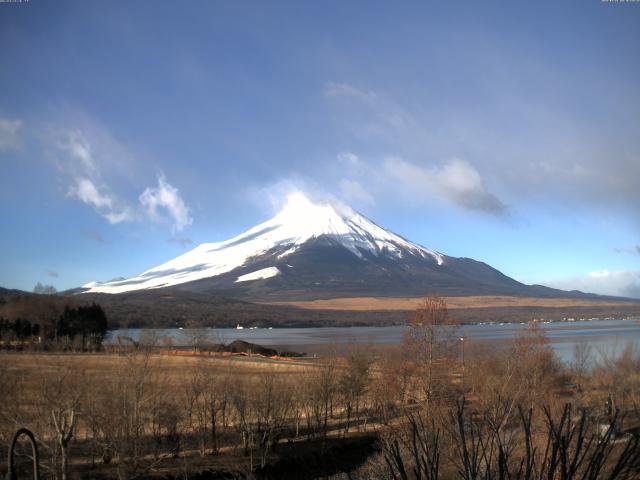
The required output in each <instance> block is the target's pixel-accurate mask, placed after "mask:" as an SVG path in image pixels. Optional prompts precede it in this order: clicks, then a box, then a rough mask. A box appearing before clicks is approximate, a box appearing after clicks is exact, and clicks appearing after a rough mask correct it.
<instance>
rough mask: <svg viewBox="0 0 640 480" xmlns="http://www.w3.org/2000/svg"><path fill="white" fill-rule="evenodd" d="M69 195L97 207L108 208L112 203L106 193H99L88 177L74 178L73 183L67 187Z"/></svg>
mask: <svg viewBox="0 0 640 480" xmlns="http://www.w3.org/2000/svg"><path fill="white" fill-rule="evenodd" d="M69 195H70V196H72V197H75V198H77V199H78V200H80V201H82V202H84V203H87V204H89V205H93V206H94V207H96V208H98V209H101V208H108V209H109V208H111V205H112V203H113V202H112V201H111V198H110V197H109V196H108V195H105V194H103V193H100V192H99V191H98V187H96V186H95V185H94V184H93V182H92V181H91V180H89V179H88V178H82V177H79V178H76V179H75V185H73V186H72V187H71V188H70V189H69Z"/></svg>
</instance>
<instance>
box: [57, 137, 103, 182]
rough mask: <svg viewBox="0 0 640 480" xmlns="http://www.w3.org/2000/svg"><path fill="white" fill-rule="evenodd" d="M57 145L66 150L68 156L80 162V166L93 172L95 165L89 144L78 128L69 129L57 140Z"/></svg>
mask: <svg viewBox="0 0 640 480" xmlns="http://www.w3.org/2000/svg"><path fill="white" fill-rule="evenodd" d="M58 146H59V147H60V148H61V149H62V150H63V151H66V152H67V153H68V154H69V156H70V158H71V159H72V160H74V161H75V162H79V163H80V167H81V168H84V169H86V170H88V171H90V172H95V170H96V165H95V162H94V160H93V155H92V152H91V145H90V144H89V141H88V140H87V138H86V137H85V136H84V135H83V133H82V132H81V131H80V130H71V131H69V132H67V133H66V134H65V135H63V137H62V138H61V139H60V140H59V142H58Z"/></svg>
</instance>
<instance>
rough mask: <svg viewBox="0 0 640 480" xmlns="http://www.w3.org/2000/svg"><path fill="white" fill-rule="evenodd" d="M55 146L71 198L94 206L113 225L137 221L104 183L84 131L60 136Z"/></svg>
mask: <svg viewBox="0 0 640 480" xmlns="http://www.w3.org/2000/svg"><path fill="white" fill-rule="evenodd" d="M55 145H56V147H57V149H58V156H57V158H58V161H59V163H58V164H59V166H60V168H61V170H62V171H64V172H65V173H66V174H67V175H68V176H69V177H70V183H71V184H70V186H69V189H68V191H67V194H68V195H69V196H70V197H72V198H76V199H78V200H80V201H81V202H83V203H85V204H87V205H90V206H92V207H93V208H94V209H95V211H96V212H97V213H98V214H99V215H101V216H102V217H103V218H105V219H106V220H107V221H108V222H109V223H111V224H117V223H121V222H125V221H131V220H133V219H134V215H133V212H132V211H131V209H130V207H128V206H127V205H126V204H125V203H124V202H123V201H121V200H119V199H118V198H117V197H116V196H115V195H114V194H113V192H111V190H110V189H109V187H108V186H107V185H106V184H105V182H104V181H103V179H102V175H101V171H100V168H99V167H98V163H99V162H98V159H97V158H96V155H95V153H94V149H93V148H92V145H91V143H90V141H89V139H88V138H87V137H86V136H85V135H84V133H83V132H82V131H81V130H78V129H70V130H66V131H60V132H58V134H57V135H56V137H55Z"/></svg>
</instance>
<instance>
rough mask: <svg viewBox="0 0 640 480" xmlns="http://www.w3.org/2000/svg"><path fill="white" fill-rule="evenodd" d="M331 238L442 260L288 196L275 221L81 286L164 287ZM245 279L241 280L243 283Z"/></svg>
mask: <svg viewBox="0 0 640 480" xmlns="http://www.w3.org/2000/svg"><path fill="white" fill-rule="evenodd" d="M321 236H322V237H326V238H329V239H330V240H331V241H332V242H335V243H337V244H340V245H342V246H343V247H345V248H346V249H348V250H349V251H350V252H351V253H353V254H354V255H356V256H357V257H360V258H362V256H363V252H368V253H370V254H372V255H375V256H378V255H380V254H382V253H383V252H384V253H385V254H387V255H391V256H395V257H398V258H402V257H404V256H406V255H414V256H418V257H422V258H427V259H431V260H433V261H434V262H435V263H436V264H437V265H442V263H443V262H444V256H443V255H441V254H440V253H438V252H435V251H433V250H429V249H427V248H424V247H421V246H419V245H417V244H415V243H412V242H409V241H407V240H405V239H404V238H402V237H400V236H398V235H396V234H394V233H392V232H390V231H389V230H386V229H384V228H382V227H379V226H378V225H376V224H375V223H373V222H372V221H370V220H368V219H367V218H365V217H364V216H362V215H360V214H358V213H356V212H355V211H353V210H352V209H351V208H349V207H346V206H344V205H336V204H330V203H313V202H311V201H310V200H309V199H308V198H307V197H306V196H305V195H303V194H302V193H295V194H292V195H290V196H289V197H288V199H287V203H286V204H285V206H284V208H283V209H282V210H281V211H280V213H278V214H277V215H276V216H275V217H274V218H272V219H271V220H268V221H266V222H264V223H261V224H260V225H257V226H255V227H253V228H251V229H250V230H248V231H246V232H245V233H243V234H241V235H238V236H237V237H234V238H231V239H230V240H226V241H224V242H218V243H203V244H201V245H199V246H197V247H196V248H194V249H193V250H191V251H189V252H187V253H185V254H183V255H180V256H179V257H176V258H174V259H173V260H170V261H169V262H166V263H164V264H162V265H160V266H158V267H155V268H152V269H150V270H147V271H146V272H143V273H141V274H140V275H138V276H136V277H132V278H129V279H124V280H115V281H109V282H104V283H99V282H91V283H88V284H86V285H84V286H83V288H86V289H87V290H86V291H87V292H93V293H123V292H129V291H133V290H141V289H150V288H161V287H167V286H171V285H178V284H181V283H186V282H192V281H195V280H200V279H203V278H209V277H215V276H218V275H222V274H224V273H227V272H230V271H232V270H234V269H236V268H238V267H242V266H243V265H246V264H247V262H248V261H249V260H250V259H252V258H255V257H258V256H260V255H264V254H266V253H268V252H274V251H277V252H278V254H277V258H278V259H281V258H283V257H286V256H287V255H290V254H292V253H294V252H296V251H297V250H298V249H299V248H300V247H301V246H302V245H304V244H305V243H306V242H308V241H309V240H312V239H314V238H318V237H321ZM278 273H279V270H278V269H277V268H276V267H275V266H273V267H268V268H262V269H261V270H259V271H255V272H251V273H248V274H245V275H242V276H240V277H239V278H238V279H237V282H242V281H251V280H257V279H261V278H269V277H271V276H274V275H277V274H278ZM241 279H242V280H241Z"/></svg>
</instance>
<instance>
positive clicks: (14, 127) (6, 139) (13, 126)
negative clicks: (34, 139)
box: [0, 118, 22, 153]
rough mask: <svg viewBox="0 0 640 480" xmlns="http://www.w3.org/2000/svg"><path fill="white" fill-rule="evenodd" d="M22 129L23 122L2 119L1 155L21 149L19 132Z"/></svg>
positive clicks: (0, 123)
mask: <svg viewBox="0 0 640 480" xmlns="http://www.w3.org/2000/svg"><path fill="white" fill-rule="evenodd" d="M21 128H22V121H21V120H10V119H8V118H0V153H2V152H8V151H11V150H19V149H20V145H21V142H20V136H19V133H18V132H19V131H20V129H21Z"/></svg>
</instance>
